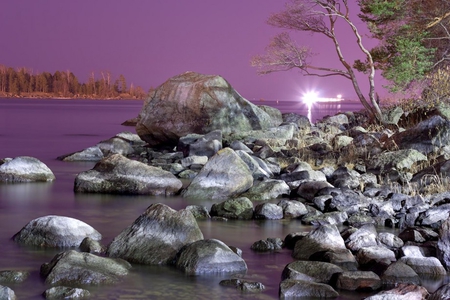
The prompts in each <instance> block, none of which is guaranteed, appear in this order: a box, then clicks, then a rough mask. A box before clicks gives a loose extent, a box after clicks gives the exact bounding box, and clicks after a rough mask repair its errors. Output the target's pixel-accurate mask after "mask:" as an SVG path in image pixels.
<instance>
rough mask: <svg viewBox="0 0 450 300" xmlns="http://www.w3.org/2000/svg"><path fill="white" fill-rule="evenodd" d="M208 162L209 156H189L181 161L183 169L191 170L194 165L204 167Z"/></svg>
mask: <svg viewBox="0 0 450 300" xmlns="http://www.w3.org/2000/svg"><path fill="white" fill-rule="evenodd" d="M207 162H208V156H198V155H193V156H188V157H185V158H183V159H182V160H181V165H182V166H183V168H189V167H190V166H192V165H201V166H204V165H206V163H207Z"/></svg>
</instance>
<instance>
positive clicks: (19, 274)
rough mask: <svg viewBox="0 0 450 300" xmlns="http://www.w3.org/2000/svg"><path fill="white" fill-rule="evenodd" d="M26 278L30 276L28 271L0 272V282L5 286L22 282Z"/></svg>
mask: <svg viewBox="0 0 450 300" xmlns="http://www.w3.org/2000/svg"><path fill="white" fill-rule="evenodd" d="M28 276H30V272H28V271H13V270H4V271H0V282H1V283H7V284H8V283H19V282H24V281H25V280H26V279H27V278H28ZM0 299H1V297H0Z"/></svg>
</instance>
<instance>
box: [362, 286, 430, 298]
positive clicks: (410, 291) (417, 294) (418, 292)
mask: <svg viewBox="0 0 450 300" xmlns="http://www.w3.org/2000/svg"><path fill="white" fill-rule="evenodd" d="M428 295H429V294H428V291H427V289H426V288H424V287H423V286H418V285H412V284H399V285H398V286H396V287H395V288H393V289H391V290H386V291H381V292H379V293H378V294H376V295H373V296H370V297H367V298H364V299H365V300H423V299H428Z"/></svg>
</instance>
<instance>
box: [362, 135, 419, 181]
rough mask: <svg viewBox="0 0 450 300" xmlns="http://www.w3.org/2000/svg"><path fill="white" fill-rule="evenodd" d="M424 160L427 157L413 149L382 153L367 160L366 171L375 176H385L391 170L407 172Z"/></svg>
mask: <svg viewBox="0 0 450 300" xmlns="http://www.w3.org/2000/svg"><path fill="white" fill-rule="evenodd" d="M414 138H415V139H417V137H414ZM426 160H427V157H426V156H425V155H423V154H422V153H420V152H419V151H417V150H415V149H404V150H398V151H390V152H383V153H380V154H379V155H376V156H373V157H371V158H370V159H369V160H368V162H367V169H368V171H370V172H372V173H375V174H387V173H389V172H390V171H391V170H393V169H395V170H397V171H405V170H407V171H409V170H410V169H411V167H413V166H414V165H416V164H417V163H419V162H421V161H426Z"/></svg>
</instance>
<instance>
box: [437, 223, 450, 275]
mask: <svg viewBox="0 0 450 300" xmlns="http://www.w3.org/2000/svg"><path fill="white" fill-rule="evenodd" d="M436 252H437V257H438V258H439V260H440V261H441V262H442V264H443V265H444V267H446V268H447V270H448V269H449V268H450V220H449V219H446V220H445V221H444V222H443V223H442V225H441V227H440V228H439V240H438V243H437V247H436Z"/></svg>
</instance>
